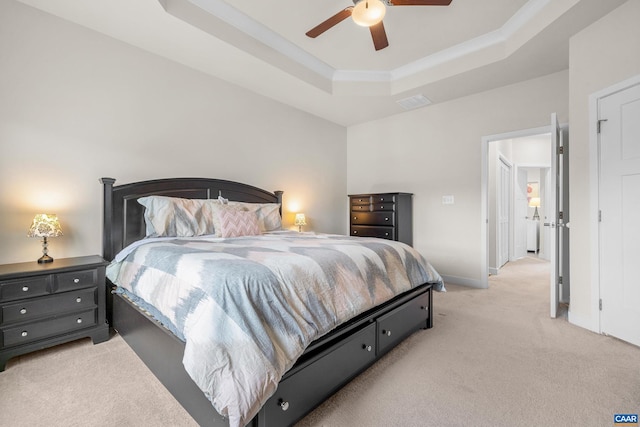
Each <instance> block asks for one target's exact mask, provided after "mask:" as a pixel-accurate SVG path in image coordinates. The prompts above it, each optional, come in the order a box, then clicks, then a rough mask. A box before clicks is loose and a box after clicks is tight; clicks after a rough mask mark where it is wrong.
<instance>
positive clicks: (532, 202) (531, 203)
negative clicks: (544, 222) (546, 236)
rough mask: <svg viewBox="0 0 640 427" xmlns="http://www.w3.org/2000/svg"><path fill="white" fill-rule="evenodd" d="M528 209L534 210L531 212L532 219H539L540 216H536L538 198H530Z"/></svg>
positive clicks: (538, 203) (538, 205) (538, 204)
mask: <svg viewBox="0 0 640 427" xmlns="http://www.w3.org/2000/svg"><path fill="white" fill-rule="evenodd" d="M529 207H531V208H536V210H535V211H534V212H533V219H540V215H538V208H539V207H540V197H532V198H531V200H530V201H529Z"/></svg>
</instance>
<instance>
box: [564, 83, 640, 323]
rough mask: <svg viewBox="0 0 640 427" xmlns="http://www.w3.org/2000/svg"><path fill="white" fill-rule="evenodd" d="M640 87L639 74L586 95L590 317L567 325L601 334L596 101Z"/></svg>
mask: <svg viewBox="0 0 640 427" xmlns="http://www.w3.org/2000/svg"><path fill="white" fill-rule="evenodd" d="M638 84H640V74H639V75H636V76H633V77H631V78H629V79H627V80H623V81H621V82H618V83H616V84H614V85H611V86H609V87H607V88H604V89H602V90H599V91H597V92H594V93H592V94H591V95H589V179H590V182H591V183H592V184H591V185H590V188H589V196H590V197H589V199H590V203H589V234H590V239H589V240H590V242H591V248H590V249H591V262H590V264H591V315H590V316H589V317H590V319H588V318H584V317H582V316H579V317H576V316H575V315H573V316H572V314H571V310H569V322H571V323H573V324H575V325H578V326H581V327H583V328H586V329H589V330H591V331H594V332H597V333H602V329H601V325H600V233H599V228H600V225H599V220H598V212H599V210H600V195H599V188H600V166H599V165H600V150H599V149H598V140H599V137H598V104H599V101H600V99H602V98H605V97H607V96H609V95H613V94H614V93H616V92H621V91H623V90H625V89H628V88H630V87H632V86H635V85H638Z"/></svg>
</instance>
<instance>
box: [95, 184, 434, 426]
mask: <svg viewBox="0 0 640 427" xmlns="http://www.w3.org/2000/svg"><path fill="white" fill-rule="evenodd" d="M100 182H101V183H102V184H103V189H104V217H103V219H104V223H103V226H104V228H103V257H104V258H105V259H106V260H108V261H111V260H113V258H114V257H115V255H116V254H117V253H118V252H119V251H120V250H122V249H123V248H124V247H126V246H127V245H129V244H130V243H132V242H134V241H136V240H140V239H142V238H144V237H145V231H146V228H145V223H144V207H143V206H142V205H140V204H139V203H137V199H138V198H139V197H144V196H149V195H162V196H171V197H182V198H189V199H210V198H217V197H218V196H219V195H221V196H223V197H225V198H227V199H229V200H235V201H241V202H251V203H282V191H275V192H273V193H271V192H268V191H265V190H262V189H259V188H257V187H253V186H250V185H246V184H241V183H238V182H232V181H225V180H219V179H205V178H173V179H160V180H152V181H143V182H137V183H131V184H125V185H120V186H114V183H115V179H113V178H102V179H101V180H100ZM108 285H109V286H108V288H109V289H111V288H112V286H113V284H111V283H108ZM107 312H108V319H109V323H110V324H111V325H112V326H113V328H114V329H115V330H116V331H117V332H118V333H119V334H120V335H121V336H122V337H123V338H124V340H125V341H126V342H127V344H128V345H129V346H130V347H131V348H132V349H133V350H134V351H135V353H136V354H137V355H138V356H139V357H140V359H142V361H143V362H144V363H145V364H146V365H147V367H148V368H149V369H150V370H151V371H152V372H153V374H154V375H155V376H156V377H157V378H158V379H159V380H160V382H161V383H162V384H163V385H164V386H165V387H166V388H167V389H168V390H169V392H170V393H171V394H172V395H173V396H174V397H175V398H176V400H177V401H178V402H179V403H180V404H181V405H182V406H183V407H184V408H185V409H186V410H187V412H188V413H189V414H190V415H191V416H192V417H193V418H194V420H195V421H196V422H198V424H200V425H201V426H214V427H222V426H228V421H227V420H226V419H225V418H224V417H222V416H221V415H220V414H218V413H217V412H216V411H215V409H214V408H213V406H212V405H211V402H209V400H208V399H207V398H206V397H205V396H204V393H203V392H202V391H201V390H200V389H199V388H198V387H197V386H196V384H195V383H194V382H193V381H192V380H191V378H190V377H189V375H188V374H187V372H186V371H185V370H184V367H183V365H182V356H183V353H184V343H183V342H182V341H180V340H179V339H178V338H177V337H175V336H174V335H173V334H172V333H171V332H169V331H168V330H167V329H166V328H164V327H163V326H162V325H161V324H159V323H158V322H157V321H156V320H154V319H153V318H152V317H150V316H148V315H147V314H146V313H144V312H143V311H142V310H140V309H139V308H138V307H137V306H135V305H134V304H132V303H131V302H130V301H129V300H127V299H126V298H124V297H121V296H120V295H119V294H111V293H110V292H109V295H108V298H107ZM432 325H433V318H432V289H431V284H423V285H421V286H419V287H416V288H414V289H412V290H410V291H408V292H406V293H404V294H401V295H399V296H397V297H396V298H394V299H392V300H391V301H388V302H386V303H384V304H382V305H380V306H378V307H375V308H373V309H371V310H369V311H367V312H365V313H363V314H362V315H360V316H358V317H356V318H354V319H352V320H350V321H349V322H347V323H345V324H343V325H341V326H339V327H338V328H336V329H335V330H334V331H332V332H330V333H329V334H327V335H326V336H324V337H322V338H320V339H319V340H317V341H314V342H313V343H311V345H310V346H309V347H308V348H307V349H306V351H305V352H304V354H303V355H302V356H301V357H300V358H299V359H298V361H297V362H296V364H295V365H294V366H293V367H292V368H291V369H290V370H289V371H288V372H287V373H285V375H284V376H283V378H282V380H281V382H280V383H279V385H278V389H277V390H276V393H275V394H274V395H273V396H272V397H271V398H270V399H269V400H268V401H267V402H266V403H265V404H264V406H263V407H262V409H261V410H260V413H259V414H258V415H256V417H255V418H254V419H253V420H252V421H251V422H250V424H249V425H251V426H252V427H267V426H285V425H291V424H293V423H294V422H296V421H298V420H299V419H301V418H302V417H304V416H305V415H306V414H308V413H309V412H311V411H312V410H313V409H314V408H315V407H317V406H318V405H319V404H320V403H322V402H323V401H324V400H325V399H327V398H328V397H329V396H331V395H332V394H333V393H335V392H336V391H337V390H338V389H340V388H341V387H342V386H344V385H345V384H346V383H348V382H349V381H350V380H351V379H352V378H354V377H355V376H356V375H358V374H359V373H360V372H362V371H363V370H364V369H366V368H367V367H368V366H370V365H371V364H373V363H374V362H375V361H376V360H378V359H379V358H380V357H381V356H382V355H384V354H385V353H387V352H388V351H389V350H391V349H392V348H393V347H395V346H396V345H397V344H398V343H399V342H401V341H402V340H404V339H405V338H406V337H407V336H409V335H410V334H412V333H413V332H415V331H416V330H418V329H427V328H431V327H432Z"/></svg>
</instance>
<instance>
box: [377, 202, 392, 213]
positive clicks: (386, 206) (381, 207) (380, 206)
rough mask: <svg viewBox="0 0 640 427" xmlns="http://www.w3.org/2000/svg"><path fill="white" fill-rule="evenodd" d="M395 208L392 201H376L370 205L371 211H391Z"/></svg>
mask: <svg viewBox="0 0 640 427" xmlns="http://www.w3.org/2000/svg"><path fill="white" fill-rule="evenodd" d="M395 208H396V204H395V203H393V202H390V203H385V202H377V203H373V204H372V205H371V210H372V211H393V210H395Z"/></svg>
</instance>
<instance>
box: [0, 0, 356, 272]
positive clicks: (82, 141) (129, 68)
mask: <svg viewBox="0 0 640 427" xmlns="http://www.w3.org/2000/svg"><path fill="white" fill-rule="evenodd" d="M0 52H1V54H0V94H1V95H0V242H1V244H0V263H8V262H21V261H35V260H36V259H37V258H38V257H39V256H40V254H41V243H40V242H39V241H38V239H31V238H27V237H26V234H27V229H28V227H29V225H30V222H31V220H32V218H33V215H34V214H35V213H40V212H42V213H56V214H58V217H59V218H60V221H61V224H62V228H63V232H64V236H63V237H59V238H55V239H50V245H49V247H50V253H51V255H52V256H53V257H54V258H56V257H67V256H79V255H88V254H101V221H102V220H101V216H102V210H101V209H102V205H101V203H102V202H101V200H102V198H101V197H102V196H101V191H102V189H101V186H100V184H99V182H98V179H99V178H100V177H102V176H109V177H113V178H116V179H117V182H116V184H124V183H127V182H132V181H138V180H146V179H155V178H165V177H178V176H194V177H210V178H221V179H229V180H237V181H241V182H245V183H248V184H251V185H255V186H258V187H261V188H265V189H268V190H284V191H285V194H284V206H283V207H284V221H285V226H287V227H290V226H292V224H293V214H294V211H298V210H300V211H304V212H305V214H306V216H307V222H308V223H309V225H308V226H307V227H306V228H307V229H308V230H316V231H324V232H342V231H344V229H345V227H346V223H347V216H346V209H347V201H346V136H347V132H346V129H345V128H344V127H342V126H338V125H335V124H333V123H330V122H328V121H325V120H322V119H319V118H317V117H314V116H311V115H309V114H306V113H303V112H301V111H299V110H296V109H293V108H290V107H288V106H285V105H282V104H279V103H277V102H274V101H272V100H270V99H267V98H265V97H262V96H259V95H256V94H254V93H251V92H249V91H247V90H244V89H241V88H239V87H236V86H234V85H231V84H228V83H226V82H223V81H221V80H218V79H215V78H212V77H210V76H208V75H205V74H203V73H200V72H198V71H194V70H192V69H189V68H187V67H184V66H182V65H179V64H177V63H174V62H171V61H168V60H165V59H162V58H160V57H158V56H155V55H152V54H149V53H147V52H144V51H142V50H140V49H138V48H134V47H132V46H130V45H127V44H124V43H122V42H119V41H116V40H114V39H111V38H109V37H106V36H103V35H101V34H98V33H96V32H94V31H91V30H88V29H85V28H84V27H81V26H78V25H76V24H72V23H69V22H68V21H64V20H61V19H59V18H56V17H53V16H52V15H48V14H45V13H43V12H41V11H38V10H36V9H33V8H30V7H28V6H25V5H23V4H21V3H17V2H13V1H2V2H0Z"/></svg>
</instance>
